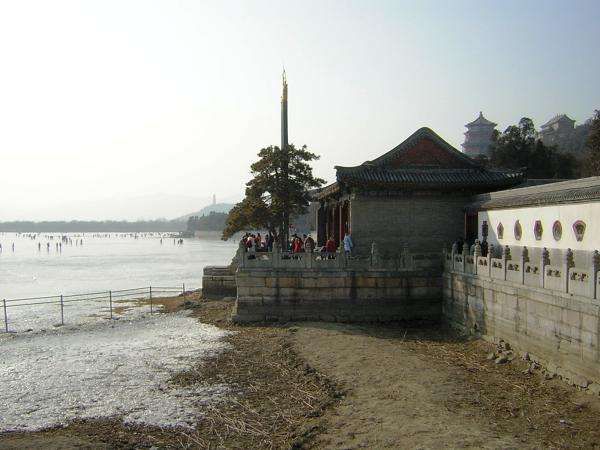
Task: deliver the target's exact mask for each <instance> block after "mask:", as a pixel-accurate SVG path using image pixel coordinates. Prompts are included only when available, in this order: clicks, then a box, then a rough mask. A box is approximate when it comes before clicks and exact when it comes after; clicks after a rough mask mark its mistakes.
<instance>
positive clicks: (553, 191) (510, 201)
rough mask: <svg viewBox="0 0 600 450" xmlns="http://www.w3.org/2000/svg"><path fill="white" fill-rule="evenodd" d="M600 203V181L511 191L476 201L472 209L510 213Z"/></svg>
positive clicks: (584, 181) (580, 180)
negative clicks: (539, 208)
mask: <svg viewBox="0 0 600 450" xmlns="http://www.w3.org/2000/svg"><path fill="white" fill-rule="evenodd" d="M591 201H600V177H590V178H581V179H578V180H569V181H562V182H557V183H550V184H544V185H541V186H530V187H525V188H517V189H508V190H504V191H498V192H492V193H487V194H481V195H478V196H477V197H475V199H474V202H473V203H472V204H470V205H469V209H475V210H487V209H506V208H515V207H534V206H542V205H556V204H562V203H582V202H591Z"/></svg>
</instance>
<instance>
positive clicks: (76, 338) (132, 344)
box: [0, 313, 228, 433]
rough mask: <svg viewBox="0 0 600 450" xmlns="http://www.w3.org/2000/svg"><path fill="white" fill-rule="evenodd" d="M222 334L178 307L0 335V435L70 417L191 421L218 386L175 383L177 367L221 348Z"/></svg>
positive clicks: (220, 390) (215, 396)
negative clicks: (170, 310)
mask: <svg viewBox="0 0 600 450" xmlns="http://www.w3.org/2000/svg"><path fill="white" fill-rule="evenodd" d="M227 334H228V332H227V331H224V330H220V329H219V328H216V327H214V326H212V325H207V324H201V323H199V322H198V321H197V320H195V319H193V318H190V317H186V315H185V314H184V313H174V314H157V315H153V316H145V317H144V316H142V317H137V318H135V319H134V320H125V319H121V320H119V321H115V322H113V323H112V324H107V323H95V324H86V325H83V326H79V327H77V326H72V327H62V328H58V329H53V330H51V331H47V332H38V333H35V334H23V333H18V334H4V335H0V433H1V432H6V431H11V430H27V431H31V430H38V429H43V428H47V427H52V426H58V425H64V424H67V423H68V422H69V421H70V420H73V419H75V418H106V417H119V418H122V420H123V421H124V422H125V423H134V424H135V423H140V424H148V425H155V426H161V427H171V426H183V427H190V426H193V425H194V424H195V423H196V420H197V418H198V415H199V414H200V413H201V411H200V408H201V406H202V405H205V404H207V403H208V402H214V401H218V400H219V398H222V397H223V396H224V395H226V393H227V387H226V386H224V385H205V386H197V387H193V388H181V387H177V386H174V385H172V384H170V383H169V380H170V378H171V377H172V376H173V375H174V374H175V373H177V372H179V371H181V370H184V369H187V368H189V367H191V366H192V364H194V363H196V362H198V360H199V359H200V360H201V359H202V358H206V357H208V356H211V355H214V354H215V352H220V351H222V350H223V349H224V348H225V346H226V345H227V344H226V343H224V342H222V340H221V339H222V338H223V337H224V336H226V335H227Z"/></svg>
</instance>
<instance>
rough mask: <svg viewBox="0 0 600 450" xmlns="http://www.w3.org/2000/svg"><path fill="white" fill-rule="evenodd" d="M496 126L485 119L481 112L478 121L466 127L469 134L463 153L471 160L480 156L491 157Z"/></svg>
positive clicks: (466, 134) (466, 135) (466, 136)
mask: <svg viewBox="0 0 600 450" xmlns="http://www.w3.org/2000/svg"><path fill="white" fill-rule="evenodd" d="M496 125H497V124H495V123H494V122H492V121H489V120H487V119H486V118H485V117H483V113H482V112H481V111H480V112H479V117H477V119H475V120H474V121H473V122H471V123H468V124H466V125H465V127H466V128H467V132H466V133H465V142H464V143H463V144H462V148H463V152H464V153H465V154H466V155H468V156H470V157H471V158H473V157H475V156H479V155H484V156H489V153H490V145H491V144H492V134H493V133H494V128H496Z"/></svg>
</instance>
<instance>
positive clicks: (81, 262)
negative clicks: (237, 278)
mask: <svg viewBox="0 0 600 450" xmlns="http://www.w3.org/2000/svg"><path fill="white" fill-rule="evenodd" d="M64 236H65V238H66V240H65V241H63V240H62V239H61V235H60V234H54V235H46V234H44V235H38V236H36V237H35V238H32V237H31V236H25V235H17V234H13V233H0V244H1V245H2V253H1V254H0V302H1V301H2V299H6V300H7V305H8V308H7V315H8V325H9V329H10V331H25V330H39V329H44V328H48V327H52V326H55V325H58V324H60V323H61V307H60V304H59V297H56V296H59V295H61V294H63V295H65V296H68V295H70V294H83V293H88V292H101V291H104V292H103V293H101V294H99V295H96V296H90V297H89V298H86V299H85V301H72V300H77V298H66V297H65V303H64V310H63V312H64V322H65V324H75V323H84V322H90V321H97V320H99V319H107V318H109V317H110V309H109V305H110V302H109V298H108V296H107V294H108V292H107V291H109V290H111V291H116V290H121V289H131V288H139V287H147V286H154V287H159V286H167V287H178V288H179V289H178V292H177V293H179V292H181V288H182V287H183V285H184V284H185V288H186V290H191V289H197V288H200V287H201V284H202V270H203V268H204V267H205V266H207V265H213V264H228V263H229V262H230V261H231V258H232V257H233V255H234V253H235V250H236V243H235V242H234V241H230V242H223V241H221V240H219V239H216V238H215V239H212V240H209V239H184V241H183V243H182V244H179V243H178V240H174V239H173V238H172V237H167V236H162V237H161V236H160V235H158V234H154V235H150V234H146V235H144V234H140V235H138V236H137V238H136V237H135V236H132V235H129V234H127V235H124V234H114V233H112V234H111V235H105V234H102V235H93V234H91V233H90V234H66V235H64ZM161 239H162V242H161ZM81 241H83V244H81ZM60 243H62V245H59V246H58V248H57V244H60ZM13 244H14V251H13ZM48 244H49V245H48ZM157 291H158V289H156V290H154V291H153V292H154V296H155V297H158V296H160V295H161V293H160V292H157ZM138 293H139V291H138V292H134V293H132V294H134V295H132V296H129V297H122V296H121V297H119V295H121V294H119V295H117V296H115V297H114V298H113V300H114V303H113V306H118V302H120V301H123V300H126V299H128V298H139V296H138ZM162 295H163V296H165V295H167V294H162ZM45 296H55V297H54V298H49V299H43V300H24V301H18V302H15V301H11V300H12V299H21V298H29V297H45ZM144 297H147V292H146V291H144ZM38 301H43V302H53V303H52V304H44V305H39V304H38V305H27V306H21V305H24V304H25V303H32V302H38ZM121 306H122V304H121ZM136 309H138V308H136ZM148 310H149V307H148V306H147V305H146V306H145V307H143V308H139V309H138V312H139V313H146V312H148ZM4 325H5V324H4V311H2V304H1V303H0V327H1V330H2V331H4Z"/></svg>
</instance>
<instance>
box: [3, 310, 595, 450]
mask: <svg viewBox="0 0 600 450" xmlns="http://www.w3.org/2000/svg"><path fill="white" fill-rule="evenodd" d="M192 303H193V302H192ZM181 306H182V305H181V302H177V301H175V302H172V303H171V304H170V305H169V308H168V309H170V310H174V309H177V308H179V307H181ZM192 306H197V307H194V308H193V311H194V312H193V315H194V316H196V317H197V318H199V319H201V320H202V321H203V322H208V323H212V324H215V325H217V326H220V327H222V328H227V329H232V330H235V331H237V333H235V334H232V335H231V336H229V337H228V338H227V339H226V340H227V341H228V342H229V343H230V344H231V349H230V350H228V351H225V352H223V353H221V354H220V355H219V356H218V357H216V358H213V359H212V360H209V361H207V362H203V363H200V362H199V363H198V365H197V366H195V367H193V368H192V369H190V370H187V371H185V372H183V373H180V374H179V375H177V376H176V377H174V378H173V379H172V380H171V382H172V383H175V384H177V385H180V386H193V385H195V384H197V383H214V382H223V383H227V384H228V385H230V386H232V392H234V393H235V395H233V396H231V397H230V398H229V399H228V400H226V401H224V402H221V403H219V404H217V405H213V406H211V407H209V408H206V409H204V410H203V411H202V414H203V415H204V419H203V420H202V421H201V422H200V424H199V425H198V427H197V429H196V430H194V431H192V432H190V431H183V430H177V429H171V430H169V429H160V428H153V427H140V426H133V427H128V426H124V425H123V424H122V422H119V421H118V420H113V421H111V420H104V421H95V420H87V421H79V422H76V423H73V424H72V425H70V426H68V427H66V428H60V429H54V430H48V431H43V432H36V433H21V434H15V433H13V434H5V435H0V448H24V447H27V448H35V447H38V448H42V447H43V448H64V447H78V448H144V447H147V448H148V447H152V446H154V447H159V448H162V447H184V448H332V449H333V448H336V449H338V448H348V449H350V448H423V449H425V448H427V449H429V448H432V449H433V448H514V449H523V448H526V449H529V448H531V449H533V448H598V445H599V443H600V427H598V424H599V423H600V406H599V402H598V399H596V398H594V397H591V396H590V395H589V394H585V393H582V392H579V391H577V390H576V389H575V388H574V387H571V386H567V385H566V384H564V383H563V382H561V381H559V380H545V378H544V377H543V376H542V372H541V371H539V370H536V371H534V372H533V373H531V374H530V373H523V371H524V369H525V368H526V367H527V365H526V363H525V362H523V361H521V360H519V359H515V360H514V361H512V362H511V363H509V364H504V365H496V364H494V362H493V361H489V360H487V358H486V355H487V353H488V352H490V350H491V349H492V347H491V346H490V345H489V344H487V343H484V342H481V341H472V340H464V339H461V338H460V337H459V336H456V335H454V334H453V333H451V332H449V331H447V330H439V329H419V328H407V327H405V326H400V325H399V326H385V327H384V326H371V325H367V326H354V325H343V324H324V323H301V324H286V325H285V326H244V327H238V326H233V325H231V324H228V323H227V316H228V314H229V311H230V308H231V303H230V302H226V301H211V302H199V303H198V305H194V304H190V303H188V307H192Z"/></svg>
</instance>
